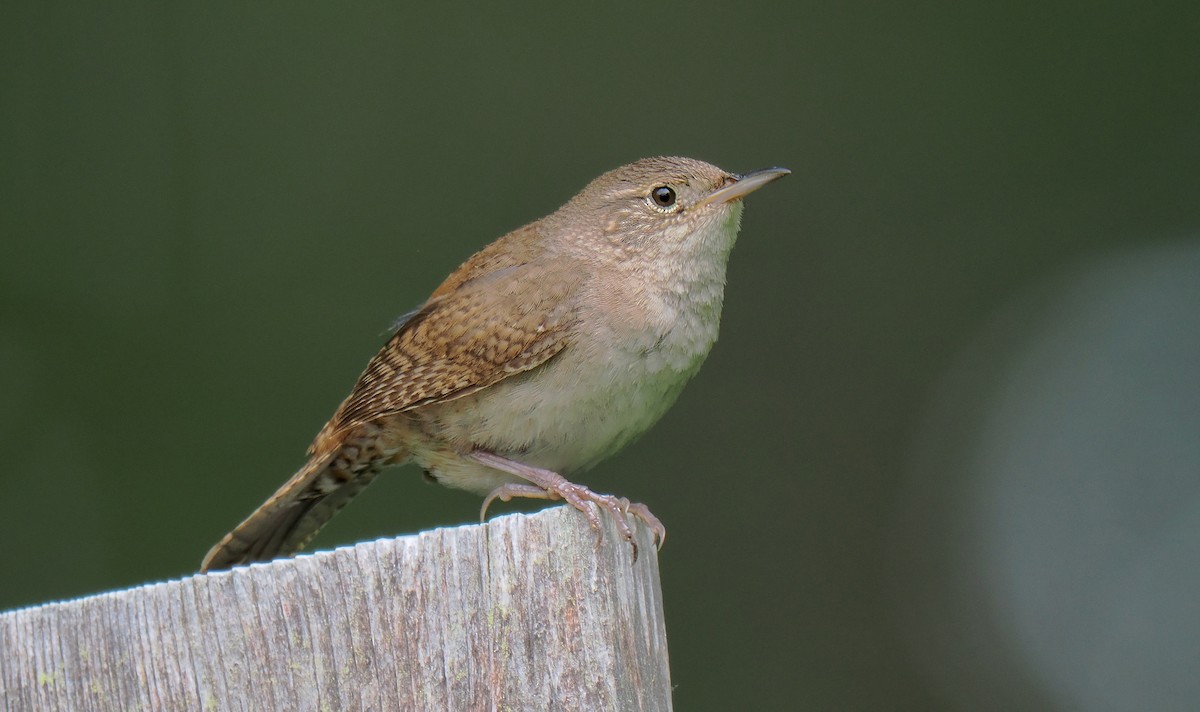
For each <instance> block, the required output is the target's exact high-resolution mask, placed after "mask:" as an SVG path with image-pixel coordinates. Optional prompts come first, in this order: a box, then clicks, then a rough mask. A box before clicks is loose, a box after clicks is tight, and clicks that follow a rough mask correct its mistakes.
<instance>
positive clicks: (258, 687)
mask: <svg viewBox="0 0 1200 712" xmlns="http://www.w3.org/2000/svg"><path fill="white" fill-rule="evenodd" d="M602 520H603V521H604V522H605V531H604V535H603V537H602V538H599V537H597V536H596V533H595V532H594V531H593V530H592V529H590V528H589V526H588V524H587V522H586V521H585V519H584V518H583V517H582V516H580V515H579V514H578V513H577V512H575V511H573V510H570V509H567V508H565V507H556V508H554V509H550V510H546V511H543V512H539V513H538V514H535V515H532V516H524V515H512V516H507V517H501V518H499V519H495V520H493V521H492V522H491V523H489V524H488V525H486V526H479V525H477V526H464V527H458V528H455V529H438V530H435V531H430V532H424V533H421V534H418V535H414V536H406V537H401V538H398V539H387V540H380V541H375V542H368V543H364V544H359V545H357V546H354V547H347V548H344V549H338V550H336V551H332V552H320V553H317V554H315V555H311V556H301V557H298V558H295V559H288V560H283V561H278V562H274V563H271V564H258V565H254V566H251V567H248V568H240V569H235V570H233V571H230V572H221V573H216V574H211V575H208V576H193V577H191V578H186V579H183V580H180V581H170V582H167V583H160V584H154V585H149V586H142V587H140V588H133V589H128V590H124V591H116V592H113V593H106V594H101V595H98V596H91V597H88V598H83V599H79V600H75V601H66V602H63V603H51V604H48V605H44V606H38V607H35V608H27V609H23V610H17V611H12V612H8V613H3V614H0V688H2V689H0V700H2V701H3V703H4V706H5V708H6V709H8V710H21V711H22V712H24V711H26V710H192V709H194V710H237V709H246V710H360V709H361V710H381V711H382V710H454V711H457V710H543V709H546V710H548V709H553V710H588V711H591V710H669V709H671V684H670V673H669V670H668V665H667V640H666V631H665V628H664V626H663V609H662V590H661V588H660V584H659V578H658V559H657V556H656V552H655V549H654V546H653V544H652V542H651V539H650V535H649V533H648V532H647V531H646V530H645V529H644V528H640V527H639V528H638V538H639V549H640V555H639V558H638V560H637V562H636V563H634V562H632V560H631V559H632V556H631V555H632V548H631V547H630V546H629V545H628V544H626V543H624V542H623V541H622V540H621V539H620V537H619V535H618V534H617V532H616V530H615V527H613V526H612V523H611V521H609V518H608V517H602Z"/></svg>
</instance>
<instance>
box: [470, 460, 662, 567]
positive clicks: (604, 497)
mask: <svg viewBox="0 0 1200 712" xmlns="http://www.w3.org/2000/svg"><path fill="white" fill-rule="evenodd" d="M470 457H471V458H472V459H473V460H475V461H476V462H479V463H481V464H484V465H487V466H488V467H491V468H493V469H496V470H500V471H501V472H507V473H509V474H511V475H516V476H517V477H520V478H521V479H523V480H525V481H526V482H529V483H530V484H524V483H508V484H503V485H500V486H499V487H497V488H496V489H494V490H492V492H491V493H489V494H488V496H487V497H486V498H484V500H483V507H482V509H480V512H479V518H480V520H481V521H482V520H483V519H484V517H485V516H486V514H487V508H488V505H490V504H491V503H492V502H493V501H494V500H497V499H499V500H500V501H501V502H508V501H509V500H511V499H512V498H513V497H527V498H530V499H561V500H564V501H566V502H567V503H568V504H570V505H571V506H572V507H574V508H575V509H578V510H579V511H580V512H583V516H585V517H587V520H588V522H589V523H590V524H591V525H592V528H593V529H595V530H596V531H600V515H599V514H598V513H597V511H596V509H597V508H599V509H602V510H604V511H606V512H608V513H609V514H610V515H611V516H612V518H613V521H615V522H616V525H617V530H618V531H619V532H621V537H622V538H623V539H625V541H627V542H629V544H630V546H632V547H633V560H634V561H637V554H638V547H637V542H636V541H634V536H633V529H631V528H630V526H629V521H628V520H627V519H625V516H624V515H626V514H632V515H633V516H635V517H637V518H639V519H641V520H642V521H643V522H645V523H646V526H648V527H650V531H651V532H652V533H653V535H654V539H655V540H656V542H657V544H658V547H659V548H660V549H661V548H662V544H663V541H665V540H666V538H667V528H666V527H665V526H663V523H662V522H661V521H660V520H659V518H658V517H656V516H654V514H653V513H652V512H651V511H650V509H649V508H648V507H647V506H646V505H644V504H641V503H637V502H630V501H629V500H628V499H625V498H624V497H614V496H613V495H611V494H597V493H595V492H593V491H591V490H590V489H588V488H587V487H584V486H583V485H577V484H575V483H574V482H571V481H569V480H567V478H565V477H563V476H562V475H560V474H558V473H557V472H553V471H551V470H544V469H542V468H540V467H533V466H532V465H526V464H524V463H520V462H517V461H515V460H510V459H508V458H506V457H501V456H499V455H496V454H493V453H490V452H487V451H485V450H475V451H474V452H472V453H471V455H470ZM589 503H591V504H594V505H596V506H595V507H589V506H588V504H589Z"/></svg>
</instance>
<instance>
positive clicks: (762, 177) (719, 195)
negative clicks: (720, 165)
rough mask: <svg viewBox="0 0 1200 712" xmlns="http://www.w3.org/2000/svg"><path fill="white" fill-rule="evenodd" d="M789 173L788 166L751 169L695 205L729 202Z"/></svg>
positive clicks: (698, 206)
mask: <svg viewBox="0 0 1200 712" xmlns="http://www.w3.org/2000/svg"><path fill="white" fill-rule="evenodd" d="M789 173H791V171H789V170H788V169H786V168H763V169H762V170H759V171H751V172H749V173H747V174H746V175H744V176H739V177H738V178H737V182H735V183H730V184H729V185H727V186H725V187H724V188H718V189H717V190H714V191H713V192H711V193H709V194H708V195H707V196H706V197H704V198H703V199H701V200H700V202H698V203H696V205H695V207H697V208H701V207H704V206H705V205H720V204H721V203H729V202H732V201H734V200H738V199H739V198H744V197H746V196H747V195H750V194H751V193H753V192H754V191H756V190H758V189H759V188H761V187H763V186H764V185H766V184H767V183H770V182H771V181H773V180H779V179H780V178H782V177H784V176H786V175H787V174H789Z"/></svg>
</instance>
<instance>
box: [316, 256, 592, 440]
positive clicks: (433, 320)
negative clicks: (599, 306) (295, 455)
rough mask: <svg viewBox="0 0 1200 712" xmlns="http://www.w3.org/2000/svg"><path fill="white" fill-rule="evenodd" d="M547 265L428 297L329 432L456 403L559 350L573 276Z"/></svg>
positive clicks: (570, 309)
mask: <svg viewBox="0 0 1200 712" xmlns="http://www.w3.org/2000/svg"><path fill="white" fill-rule="evenodd" d="M547 262H548V261H538V262H530V263H525V264H516V265H509V266H505V267H502V268H500V269H497V270H494V271H492V272H489V273H487V274H484V275H482V276H479V277H476V278H474V279H469V280H467V281H464V282H460V283H457V284H455V285H454V287H453V289H451V290H446V291H443V289H439V290H438V292H435V293H434V296H433V297H432V298H431V299H430V300H429V301H428V302H427V303H426V304H425V306H424V307H422V308H421V309H420V310H418V311H417V312H416V313H414V314H413V315H412V317H411V318H409V319H408V320H407V321H405V322H404V324H403V325H402V326H401V327H400V328H399V330H398V331H397V332H396V333H395V335H393V336H392V338H391V339H390V340H389V341H388V343H387V345H386V346H384V347H383V349H381V350H380V351H379V353H378V354H376V355H375V358H373V359H371V362H370V364H368V365H367V369H366V371H364V372H363V374H362V376H360V377H359V379H358V383H357V384H356V385H355V386H354V390H353V391H352V392H351V393H350V396H349V397H348V398H347V399H346V400H345V402H343V403H342V405H341V407H340V408H338V411H337V413H336V414H335V415H334V417H333V420H332V421H331V423H330V425H331V426H332V431H334V432H337V431H344V430H345V429H348V428H352V427H354V426H355V425H359V424H361V423H365V422H369V421H371V420H375V419H376V418H380V417H383V416H385V415H388V414H393V413H399V412H403V411H406V410H410V409H412V408H415V407H417V406H420V405H424V404H427V403H438V402H443V401H447V400H452V399H454V398H459V397H462V396H464V395H467V394H469V393H473V392H475V391H477V390H479V389H481V388H486V387H487V386H490V385H492V384H493V383H496V382H498V381H501V380H503V379H504V378H507V377H508V376H511V375H513V374H516V373H520V372H522V371H527V370H529V369H531V368H535V367H536V366H539V365H541V364H542V363H545V362H546V361H547V360H549V359H550V358H552V357H553V356H554V355H555V354H557V353H558V352H560V351H562V350H563V349H564V348H566V346H567V343H568V335H569V333H570V327H571V326H572V325H573V324H574V323H575V318H576V313H575V307H574V304H575V300H574V299H573V297H574V293H575V291H576V290H577V288H578V285H579V283H580V275H579V274H578V273H571V272H570V268H569V267H567V266H566V265H564V264H562V263H560V262H556V263H549V264H548V263H547Z"/></svg>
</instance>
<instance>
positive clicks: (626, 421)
mask: <svg viewBox="0 0 1200 712" xmlns="http://www.w3.org/2000/svg"><path fill="white" fill-rule="evenodd" d="M708 346H711V343H710V344H708ZM707 352H708V349H707V348H704V349H702V350H697V352H696V353H694V354H690V355H687V356H685V357H680V356H679V355H678V354H676V355H671V354H666V353H659V352H654V351H651V352H649V353H639V354H637V355H636V356H635V355H633V354H628V353H621V354H605V355H602V356H591V357H590V358H589V357H588V355H587V354H572V353H571V352H570V351H569V350H568V351H565V352H563V353H562V354H560V355H559V357H557V358H555V359H553V360H552V361H551V362H549V363H547V364H545V365H544V366H542V367H540V368H538V369H535V370H534V371H530V372H528V373H525V374H519V375H516V376H512V377H510V378H508V379H506V380H504V381H501V382H500V383H497V384H495V385H493V386H490V387H488V388H486V389H484V390H482V391H479V392H478V393H475V394H472V395H470V396H466V397H463V398H459V399H457V400H453V401H449V402H446V403H443V404H439V405H437V406H436V407H434V408H431V409H430V410H429V411H428V412H427V413H424V414H421V415H422V417H423V420H424V423H423V427H424V429H425V430H426V432H427V433H428V434H429V435H431V436H433V437H432V438H431V439H430V441H429V442H426V443H422V444H421V445H419V446H418V447H416V448H414V451H413V457H414V459H415V460H416V461H417V462H418V463H419V464H420V465H421V466H422V467H424V468H425V469H426V470H428V471H430V472H431V473H432V474H433V475H434V476H435V477H436V478H437V479H438V480H439V481H440V482H442V483H443V484H446V485H448V486H451V487H457V488H461V489H467V490H472V491H477V492H481V493H485V492H489V491H491V490H492V489H494V488H495V487H496V486H498V485H499V484H502V483H504V482H509V481H513V480H514V479H516V478H514V477H511V476H509V475H506V474H503V473H500V472H498V471H496V470H492V469H489V468H486V467H483V466H482V465H479V464H477V463H475V462H473V461H470V460H465V459H463V458H462V453H465V452H468V451H470V450H471V449H472V448H480V449H484V450H488V451H490V452H494V453H496V454H498V455H502V456H504V457H508V458H511V459H513V460H517V461H519V462H522V463H525V464H528V465H534V466H537V467H542V468H546V469H549V470H553V471H555V472H558V473H559V474H563V475H567V474H569V473H571V472H574V471H578V470H582V469H586V468H588V467H591V466H592V465H594V464H596V463H598V462H599V461H601V460H603V459H604V458H606V457H608V456H610V455H612V454H614V453H616V452H617V451H618V450H620V449H621V448H622V447H624V446H625V445H628V444H629V443H630V442H632V441H633V440H635V439H636V438H637V437H638V436H640V435H641V434H642V433H644V432H645V431H646V430H648V429H649V428H650V427H651V426H652V425H654V423H655V422H657V421H658V419H659V418H661V417H662V415H663V414H664V413H665V412H666V411H667V409H668V408H670V406H671V404H672V403H674V402H675V399H676V398H677V397H678V396H679V393H680V391H681V390H682V389H683V386H684V385H685V384H686V382H687V380H688V379H689V378H691V376H692V375H694V374H695V372H696V370H697V369H699V367H700V363H701V362H702V361H703V359H704V357H705V356H706V355H707Z"/></svg>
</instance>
